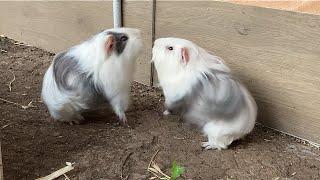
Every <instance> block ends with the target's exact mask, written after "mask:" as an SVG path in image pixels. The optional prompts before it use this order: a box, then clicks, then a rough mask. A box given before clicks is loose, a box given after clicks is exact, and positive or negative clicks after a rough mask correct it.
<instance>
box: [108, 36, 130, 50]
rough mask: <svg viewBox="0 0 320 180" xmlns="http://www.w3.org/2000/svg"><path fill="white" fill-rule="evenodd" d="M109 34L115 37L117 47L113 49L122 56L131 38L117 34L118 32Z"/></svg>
mask: <svg viewBox="0 0 320 180" xmlns="http://www.w3.org/2000/svg"><path fill="white" fill-rule="evenodd" d="M108 34H111V35H113V36H114V38H115V46H114V47H113V49H114V50H115V52H116V53H117V54H118V55H120V54H121V53H122V52H123V51H124V49H125V47H126V45H127V42H128V40H129V36H128V35H127V34H125V33H117V32H108Z"/></svg>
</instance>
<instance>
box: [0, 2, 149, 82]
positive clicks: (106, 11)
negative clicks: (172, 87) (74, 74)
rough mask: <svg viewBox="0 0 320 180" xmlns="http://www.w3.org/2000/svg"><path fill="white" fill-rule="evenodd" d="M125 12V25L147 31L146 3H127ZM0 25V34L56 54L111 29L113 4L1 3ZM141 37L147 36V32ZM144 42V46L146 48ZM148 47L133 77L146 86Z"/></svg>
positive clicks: (147, 79) (147, 78)
mask: <svg viewBox="0 0 320 180" xmlns="http://www.w3.org/2000/svg"><path fill="white" fill-rule="evenodd" d="M136 3H137V4H136ZM143 4H146V6H144V5H143ZM131 8H136V9H137V10H139V11H135V9H131ZM124 9H125V10H126V11H128V12H127V13H125V18H126V19H127V20H126V21H125V24H126V25H127V26H132V27H137V28H140V27H141V28H142V29H143V30H148V28H147V27H148V26H149V23H151V21H150V20H151V13H150V14H149V12H148V10H149V9H148V4H147V3H146V2H128V3H125V6H124ZM148 15H149V16H150V20H149V19H148V17H147V16H148ZM149 21H150V22H149ZM0 22H1V23H0V34H5V35H6V36H8V37H11V38H13V39H15V40H18V41H22V42H25V43H28V44H30V45H33V46H37V47H41V48H43V49H46V50H49V51H53V52H59V51H61V50H63V49H66V48H68V47H70V46H72V45H74V44H77V43H79V42H81V41H83V40H85V39H87V38H88V37H90V36H91V35H93V34H96V33H98V32H100V31H101V30H103V29H107V28H112V27H113V16H112V1H111V0H109V1H84V2H81V1H60V2H59V1H58V2H57V1H47V2H46V1H40V2H39V1H38V2H36V1H33V2H15V1H7V2H3V1H0ZM143 35H144V36H146V37H147V35H149V33H148V31H146V32H144V34H143ZM147 41H148V39H146V42H145V43H146V46H148V45H149V44H148V43H147ZM150 47H151V46H150ZM150 47H147V48H146V49H145V51H144V53H143V55H142V58H140V59H141V60H140V61H139V63H138V66H137V70H138V72H137V73H136V77H135V80H136V81H139V82H142V83H145V84H147V83H149V77H148V76H149V74H150V73H149V70H148V65H147V61H148V59H149V56H148V55H147V54H148V53H146V52H147V51H149V50H150ZM148 48H149V49H148Z"/></svg>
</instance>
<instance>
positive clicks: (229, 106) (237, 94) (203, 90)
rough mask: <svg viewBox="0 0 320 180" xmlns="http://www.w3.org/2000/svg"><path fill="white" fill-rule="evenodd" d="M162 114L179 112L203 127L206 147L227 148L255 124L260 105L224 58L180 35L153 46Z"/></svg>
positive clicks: (204, 145) (160, 41)
mask: <svg viewBox="0 0 320 180" xmlns="http://www.w3.org/2000/svg"><path fill="white" fill-rule="evenodd" d="M152 61H153V62H154V64H155V67H156V70H157V73H158V78H159V82H160V86H161V88H162V90H163V93H164V95H165V106H166V108H167V110H166V111H165V112H164V114H169V113H173V114H178V115H181V116H182V117H183V119H185V120H186V121H187V122H189V123H193V124H197V125H198V126H199V127H200V128H202V130H203V132H204V134H205V135H206V136H207V137H208V141H207V142H204V143H203V144H202V146H203V147H204V148H205V149H226V148H227V147H228V145H230V144H231V143H232V142H233V141H234V140H236V139H239V138H241V137H243V136H244V135H246V134H248V133H249V132H250V131H251V130H252V129H253V127H254V124H255V121H256V115H257V106H256V103H255V101H254V99H253V98H252V96H251V95H250V93H249V92H248V90H247V89H246V88H245V87H244V86H243V85H242V84H241V83H240V81H239V80H237V79H236V78H235V77H234V76H233V75H232V74H231V71H230V69H229V68H228V67H227V66H226V65H225V63H224V62H223V60H222V59H220V58H219V57H217V56H214V55H212V54H210V53H208V52H207V51H205V50H204V49H203V48H201V47H199V46H197V45H196V44H194V43H192V42H190V41H188V40H185V39H179V38H160V39H157V40H156V41H155V43H154V47H153V56H152Z"/></svg>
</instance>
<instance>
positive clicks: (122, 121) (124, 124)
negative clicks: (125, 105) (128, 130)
mask: <svg viewBox="0 0 320 180" xmlns="http://www.w3.org/2000/svg"><path fill="white" fill-rule="evenodd" d="M119 123H120V125H121V126H123V127H130V126H129V125H128V121H127V118H126V117H124V118H121V119H120V120H119Z"/></svg>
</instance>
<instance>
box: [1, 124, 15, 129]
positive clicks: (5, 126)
mask: <svg viewBox="0 0 320 180" xmlns="http://www.w3.org/2000/svg"><path fill="white" fill-rule="evenodd" d="M11 124H13V123H9V124H6V125H4V126H2V127H1V129H4V128H6V127H8V126H10V125H11Z"/></svg>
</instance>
